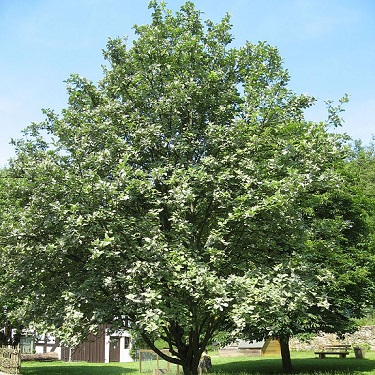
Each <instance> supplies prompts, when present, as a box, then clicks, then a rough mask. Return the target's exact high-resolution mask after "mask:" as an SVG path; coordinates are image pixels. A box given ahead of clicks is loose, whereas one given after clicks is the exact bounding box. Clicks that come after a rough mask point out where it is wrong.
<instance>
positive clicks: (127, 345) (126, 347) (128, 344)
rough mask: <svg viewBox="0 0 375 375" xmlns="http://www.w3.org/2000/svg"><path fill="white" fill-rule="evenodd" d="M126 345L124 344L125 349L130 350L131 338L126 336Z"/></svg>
mask: <svg viewBox="0 0 375 375" xmlns="http://www.w3.org/2000/svg"><path fill="white" fill-rule="evenodd" d="M124 339H125V343H124V349H129V348H130V337H128V336H125V337H124Z"/></svg>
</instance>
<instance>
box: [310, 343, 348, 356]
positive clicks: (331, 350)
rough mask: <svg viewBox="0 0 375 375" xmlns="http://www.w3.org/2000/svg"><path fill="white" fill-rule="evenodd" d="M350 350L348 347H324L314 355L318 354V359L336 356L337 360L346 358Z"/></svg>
mask: <svg viewBox="0 0 375 375" xmlns="http://www.w3.org/2000/svg"><path fill="white" fill-rule="evenodd" d="M350 348H351V346H350V345H326V346H324V347H323V349H322V350H321V351H318V352H315V354H318V355H319V358H320V359H323V358H326V355H338V356H339V358H346V356H347V355H348V354H349V350H350Z"/></svg>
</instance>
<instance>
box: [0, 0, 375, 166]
mask: <svg viewBox="0 0 375 375" xmlns="http://www.w3.org/2000/svg"><path fill="white" fill-rule="evenodd" d="M183 3H184V1H182V0H181V1H180V0H169V1H167V4H168V7H169V8H171V9H173V10H177V9H179V7H180V6H181V5H182V4H183ZM194 3H195V5H196V7H197V8H198V9H200V10H201V11H203V12H204V15H203V18H210V19H212V20H213V21H219V20H220V19H221V18H222V17H223V16H224V14H225V13H226V12H229V13H230V14H231V16H232V24H233V29H232V33H233V36H234V38H235V40H234V45H236V46H240V45H243V44H244V43H245V41H246V40H248V41H251V42H254V43H255V42H257V41H267V42H268V43H269V44H272V45H274V46H277V47H278V48H279V51H280V54H281V56H282V57H283V59H284V64H285V67H286V68H287V69H288V70H289V73H290V75H291V81H290V88H291V89H293V90H294V91H296V92H297V93H307V94H310V95H313V96H314V97H316V98H317V99H318V103H317V104H316V105H315V106H314V108H313V109H311V110H309V111H308V112H307V114H306V116H307V118H308V119H309V120H313V121H320V120H325V119H326V118H327V116H326V110H325V105H324V101H325V100H327V99H333V100H334V101H336V102H337V101H338V99H339V98H340V97H342V96H343V95H344V94H345V93H348V94H349V95H350V102H349V103H348V104H347V105H346V107H345V108H346V111H345V113H344V114H343V117H344V120H345V124H344V127H343V128H342V129H340V131H345V132H347V133H348V134H349V135H351V136H352V137H353V138H355V139H361V140H362V141H363V143H365V144H368V143H369V142H370V141H371V138H372V134H375V120H374V119H375V1H374V0H231V1H230V2H229V1H226V0H196V1H194ZM147 5H148V0H0V48H1V49H0V166H3V165H5V164H6V162H7V160H8V159H9V158H10V157H12V156H13V155H14V150H13V147H12V146H10V145H9V141H10V139H11V138H15V139H17V138H19V137H20V136H21V131H22V129H24V128H25V127H26V126H27V125H29V124H30V123H31V122H33V121H34V122H39V121H42V120H43V115H42V113H41V109H42V108H52V109H55V110H56V111H57V112H60V110H61V109H62V108H64V107H66V103H67V95H66V90H65V83H64V80H66V79H67V78H68V77H69V75H70V74H71V73H78V74H80V75H81V76H84V77H86V78H88V79H91V80H93V81H95V82H96V81H98V80H100V79H101V78H102V69H101V64H103V63H104V60H103V57H102V50H103V49H104V48H105V45H106V42H107V40H108V38H109V37H117V36H121V37H122V36H128V37H129V41H131V40H132V38H133V37H134V30H133V28H132V27H133V25H134V24H145V23H149V22H150V20H151V18H150V14H151V11H150V10H149V9H148V8H147Z"/></svg>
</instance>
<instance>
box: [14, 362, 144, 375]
mask: <svg viewBox="0 0 375 375" xmlns="http://www.w3.org/2000/svg"><path fill="white" fill-rule="evenodd" d="M135 373H137V371H136V370H134V369H131V368H125V367H122V366H116V365H107V364H97V365H96V364H95V365H92V364H90V365H88V364H86V363H82V364H81V365H76V364H75V365H74V366H69V365H67V364H63V363H62V364H61V365H57V364H55V365H45V364H43V365H40V366H32V367H28V366H22V367H21V375H127V374H135Z"/></svg>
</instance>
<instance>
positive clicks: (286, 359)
mask: <svg viewBox="0 0 375 375" xmlns="http://www.w3.org/2000/svg"><path fill="white" fill-rule="evenodd" d="M279 343H280V350H281V359H282V363H283V373H284V374H290V373H291V372H292V371H293V366H292V360H291V358H290V350H289V338H285V337H280V338H279Z"/></svg>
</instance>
